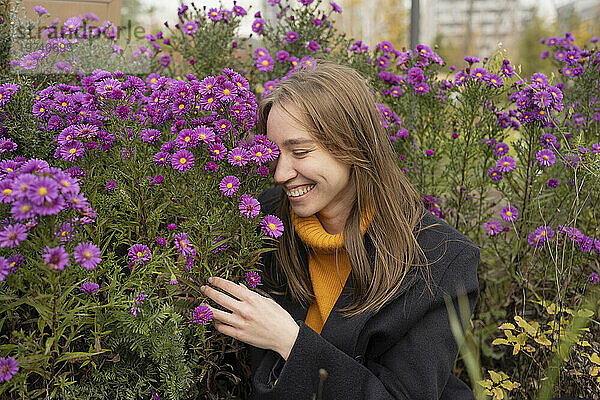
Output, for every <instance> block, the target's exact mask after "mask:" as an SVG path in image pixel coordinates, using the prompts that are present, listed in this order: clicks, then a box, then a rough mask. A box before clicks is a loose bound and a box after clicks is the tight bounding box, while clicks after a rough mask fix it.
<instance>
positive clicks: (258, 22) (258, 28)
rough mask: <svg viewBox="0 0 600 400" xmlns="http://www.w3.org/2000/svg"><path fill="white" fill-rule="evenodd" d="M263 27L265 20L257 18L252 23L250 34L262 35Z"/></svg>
mask: <svg viewBox="0 0 600 400" xmlns="http://www.w3.org/2000/svg"><path fill="white" fill-rule="evenodd" d="M264 25H265V20H264V19H262V18H257V19H255V20H254V22H253V23H252V32H255V33H257V34H259V35H261V34H262V30H263V26H264Z"/></svg>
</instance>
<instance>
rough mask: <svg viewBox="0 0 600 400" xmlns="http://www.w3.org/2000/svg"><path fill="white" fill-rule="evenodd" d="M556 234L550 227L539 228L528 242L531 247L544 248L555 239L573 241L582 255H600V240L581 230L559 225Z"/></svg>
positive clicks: (529, 237)
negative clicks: (593, 253)
mask: <svg viewBox="0 0 600 400" xmlns="http://www.w3.org/2000/svg"><path fill="white" fill-rule="evenodd" d="M555 229H556V232H555V231H554V230H553V229H552V228H551V227H549V226H545V225H542V226H539V227H537V228H536V229H535V231H534V232H532V233H531V234H529V236H528V242H529V245H530V246H531V247H536V248H537V247H543V245H544V244H545V243H546V242H548V241H550V240H551V239H553V238H555V237H556V238H560V240H562V241H564V240H566V239H569V240H571V241H572V242H573V243H574V244H576V245H577V248H578V249H579V250H580V251H581V252H582V253H590V252H591V251H593V252H595V253H596V254H600V240H599V239H596V238H593V237H590V236H586V235H584V234H583V233H582V232H581V231H580V230H579V229H577V228H575V227H572V226H563V225H559V226H557V227H556V228H555Z"/></svg>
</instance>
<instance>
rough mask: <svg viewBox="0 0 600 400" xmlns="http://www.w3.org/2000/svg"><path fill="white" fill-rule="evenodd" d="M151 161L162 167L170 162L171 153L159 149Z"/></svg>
mask: <svg viewBox="0 0 600 400" xmlns="http://www.w3.org/2000/svg"><path fill="white" fill-rule="evenodd" d="M152 161H154V164H156V165H157V166H159V167H164V166H165V165H167V164H169V163H170V162H171V154H169V153H167V152H166V151H160V152H158V153H156V154H155V155H154V157H153V158H152Z"/></svg>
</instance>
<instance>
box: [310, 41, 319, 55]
mask: <svg viewBox="0 0 600 400" xmlns="http://www.w3.org/2000/svg"><path fill="white" fill-rule="evenodd" d="M320 47H321V46H319V43H317V42H315V41H314V40H311V41H309V42H308V44H307V45H306V48H307V49H308V51H310V52H311V53H314V52H316V51H317V50H319V48H320Z"/></svg>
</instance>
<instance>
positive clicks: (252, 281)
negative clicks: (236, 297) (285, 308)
mask: <svg viewBox="0 0 600 400" xmlns="http://www.w3.org/2000/svg"><path fill="white" fill-rule="evenodd" d="M246 282H248V285H250V286H251V287H253V288H255V287H257V286H258V285H260V275H259V274H258V273H257V272H255V271H248V272H247V273H246Z"/></svg>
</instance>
